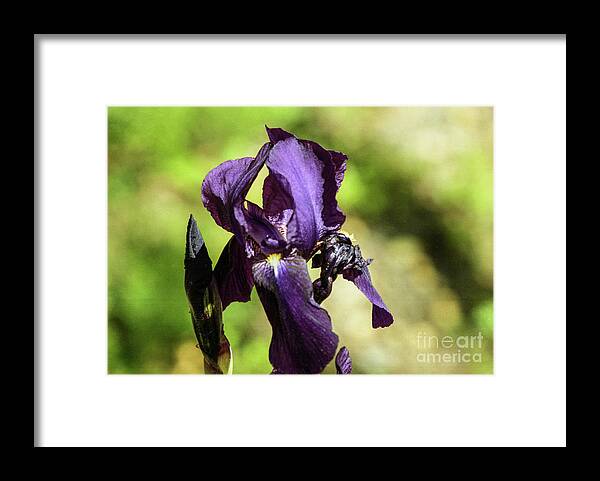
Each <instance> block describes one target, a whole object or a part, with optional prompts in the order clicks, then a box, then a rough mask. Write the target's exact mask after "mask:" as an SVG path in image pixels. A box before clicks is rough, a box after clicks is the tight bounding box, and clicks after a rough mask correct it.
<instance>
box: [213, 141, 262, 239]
mask: <svg viewBox="0 0 600 481" xmlns="http://www.w3.org/2000/svg"><path fill="white" fill-rule="evenodd" d="M270 148H271V146H270V144H265V145H264V146H263V147H262V148H261V149H260V151H259V152H258V154H257V155H256V158H254V159H253V158H252V157H244V158H242V159H237V160H228V161H227V162H223V163H222V164H220V165H218V166H217V167H215V168H214V169H213V170H211V171H210V172H209V173H208V175H207V176H206V178H205V179H204V182H202V202H203V204H204V206H205V207H206V208H207V209H208V211H209V212H210V213H211V215H212V216H213V218H214V219H215V222H216V223H217V224H218V225H220V226H221V227H223V229H225V230H228V231H229V232H232V233H233V234H235V236H236V237H237V238H238V241H239V242H240V243H242V244H244V242H245V236H246V233H245V225H244V219H245V216H244V212H243V202H244V198H245V197H246V194H247V193H248V190H250V187H251V185H252V182H254V179H256V176H257V175H258V173H259V171H260V169H261V168H262V166H263V165H264V163H265V160H266V157H267V154H268V152H269V150H270Z"/></svg>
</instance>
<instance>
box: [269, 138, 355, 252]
mask: <svg viewBox="0 0 600 481" xmlns="http://www.w3.org/2000/svg"><path fill="white" fill-rule="evenodd" d="M267 134H268V135H269V139H270V141H271V143H272V144H273V148H272V149H271V151H270V152H269V156H268V159H267V167H268V168H269V175H268V176H267V178H266V179H265V182H264V185H263V207H264V209H265V212H266V213H267V214H268V215H274V214H277V213H279V212H282V211H283V210H285V209H290V210H294V213H295V214H294V218H293V219H292V221H291V222H290V225H289V226H288V241H290V243H291V244H292V245H293V246H295V247H297V248H298V249H299V250H300V252H301V253H302V254H303V255H305V256H306V255H308V254H309V252H310V251H311V250H312V248H313V247H314V246H315V244H316V243H317V241H318V239H319V237H320V236H322V235H323V234H324V233H326V232H330V231H335V230H337V229H339V228H340V227H341V226H342V224H343V223H344V221H345V220H346V216H345V215H344V214H343V212H342V211H341V210H340V209H339V207H338V204H337V200H336V194H337V191H338V190H339V188H340V185H341V183H342V181H343V179H344V172H345V170H346V159H347V157H346V156H345V155H344V154H342V153H341V152H336V151H331V150H326V149H324V148H323V147H321V146H320V145H319V144H317V143H316V142H313V141H311V140H302V139H297V138H296V137H295V136H293V135H292V134H291V133H289V132H286V131H285V130H283V129H270V128H268V127H267Z"/></svg>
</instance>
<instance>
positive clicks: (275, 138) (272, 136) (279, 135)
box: [265, 125, 294, 143]
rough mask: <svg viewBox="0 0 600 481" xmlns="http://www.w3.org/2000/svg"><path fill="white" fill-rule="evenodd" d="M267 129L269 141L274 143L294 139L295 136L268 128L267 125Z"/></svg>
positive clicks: (281, 130)
mask: <svg viewBox="0 0 600 481" xmlns="http://www.w3.org/2000/svg"><path fill="white" fill-rule="evenodd" d="M265 129H266V130H267V135H268V136H269V140H270V141H271V142H273V143H276V142H279V141H281V140H285V139H287V138H289V137H294V135H293V134H290V133H289V132H286V131H285V130H283V129H278V128H275V129H270V128H269V127H267V126H266V125H265Z"/></svg>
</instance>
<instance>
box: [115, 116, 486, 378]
mask: <svg viewBox="0 0 600 481" xmlns="http://www.w3.org/2000/svg"><path fill="white" fill-rule="evenodd" d="M265 124H267V125H269V126H270V127H281V128H284V129H286V130H288V131H291V132H292V133H294V134H295V135H296V136H298V137H300V138H307V139H311V140H315V141H317V142H319V143H320V144H321V145H323V146H324V147H326V148H329V149H334V150H339V151H342V152H344V153H345V154H347V155H348V157H349V160H348V169H347V172H346V178H345V180H344V183H343V184H342V188H341V190H340V192H339V194H338V201H339V205H340V207H341V208H342V209H343V210H344V212H345V213H346V215H347V222H346V224H345V227H344V229H345V230H346V231H349V232H351V233H353V234H354V236H355V238H356V239H357V241H358V243H359V244H360V246H361V249H362V251H363V254H364V255H365V257H372V258H374V262H373V264H372V265H371V274H372V277H373V280H374V283H375V285H376V287H377V289H378V290H379V292H380V293H381V295H382V297H383V298H384V300H385V301H386V303H387V305H388V306H389V307H390V309H391V311H392V312H393V314H394V316H395V323H394V324H393V325H392V326H391V327H389V328H387V329H377V330H374V329H372V328H371V305H370V304H369V303H368V301H367V300H366V299H365V298H364V297H363V296H362V295H361V294H360V293H359V292H358V291H357V290H356V288H355V287H354V285H353V284H351V283H349V282H347V281H345V280H343V279H341V278H340V279H339V280H338V281H336V283H335V285H334V291H333V294H332V296H331V297H330V298H329V299H327V300H326V301H325V302H324V303H323V307H325V308H326V309H327V310H328V311H329V313H330V315H331V317H332V320H333V323H334V330H335V331H336V333H337V334H338V335H339V337H340V343H341V344H340V345H346V346H348V348H349V350H350V352H351V355H352V358H353V362H354V372H355V373H491V372H492V369H493V320H492V316H493V303H492V298H493V283H492V281H493V257H492V253H493V245H492V241H493V142H492V139H493V110H492V108H490V107H465V108H463V107H451V108H445V107H444V108H438V107H435V108H434V107H425V108H417V107H402V108H359V107H349V108H345V107H344V108H339V107H334V108H333V107H332V108H329V107H315V108H305V107H270V108H255V107H244V108H230V107H207V108H202V107H198V108H196V107H172V108H171V107H110V108H109V109H108V158H109V219H108V224H109V243H108V245H109V266H108V268H109V296H108V299H109V306H108V372H109V373H196V374H197V373H202V372H203V370H202V355H201V352H200V351H199V350H198V349H197V347H196V340H195V337H194V332H193V329H192V323H191V320H190V316H189V312H188V307H187V302H186V297H185V293H184V290H183V253H184V248H185V230H186V223H187V219H188V216H189V214H190V213H192V214H194V216H195V217H196V219H197V221H198V225H199V227H200V229H201V232H202V235H203V236H204V239H205V241H206V244H207V247H208V251H209V254H210V255H211V257H212V259H213V265H214V264H215V263H216V261H217V259H218V256H219V254H220V252H221V249H222V248H223V246H224V245H225V243H226V242H227V240H228V239H229V236H230V234H229V233H227V232H225V231H223V230H222V229H220V228H219V227H217V226H216V224H215V223H214V222H213V220H212V218H211V217H210V215H209V214H208V212H207V211H206V210H205V209H204V207H203V205H202V201H201V198H200V186H201V184H202V180H203V178H204V176H205V175H206V173H207V172H208V171H209V170H210V169H212V168H214V167H215V166H216V165H218V164H219V163H221V162H223V161H225V160H228V159H234V158H239V157H246V156H254V155H255V154H256V152H257V151H258V150H259V148H260V147H261V145H262V144H263V143H264V142H266V141H267V137H266V133H265V130H264V125H265ZM265 171H266V169H264V171H263V172H262V173H261V175H260V176H259V178H258V179H257V181H256V182H255V184H254V186H253V188H252V190H251V191H250V194H249V197H248V198H249V199H250V200H252V201H254V202H256V203H258V204H260V201H261V188H262V180H263V179H264V177H265V176H266V172H265ZM317 274H318V271H317V270H316V269H314V270H311V275H312V276H313V278H314V277H316V276H317ZM224 324H225V332H226V335H227V337H228V338H229V340H230V342H231V344H232V348H233V351H234V373H269V372H270V371H271V367H270V365H269V362H268V348H269V341H270V336H271V329H270V325H269V323H268V321H267V320H266V317H265V315H264V313H263V310H262V306H261V304H260V302H259V300H258V298H257V295H256V292H253V293H252V300H251V302H248V303H244V304H242V303H234V304H232V305H231V306H229V308H228V309H227V310H226V311H225V314H224ZM419 333H421V334H422V335H424V336H436V337H437V338H438V340H439V339H441V337H443V336H453V338H454V339H456V338H457V336H466V335H477V334H478V333H481V334H482V336H483V339H484V341H483V348H482V350H481V351H479V350H475V351H473V352H481V362H470V363H468V362H460V360H459V362H443V363H440V362H422V361H423V357H422V355H423V352H424V349H423V346H422V345H419V343H418V342H417V336H418V335H419ZM425 351H426V352H439V353H456V352H457V350H456V349H450V350H447V349H444V348H442V347H441V346H440V347H438V348H437V349H436V347H435V342H434V343H433V344H432V345H431V347H430V348H428V349H425ZM465 352H468V350H466V351H465ZM419 355H421V357H419ZM430 359H432V358H430ZM326 372H335V370H334V368H333V366H329V367H328V369H327V370H326Z"/></svg>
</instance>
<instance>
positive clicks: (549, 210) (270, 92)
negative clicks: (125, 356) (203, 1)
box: [36, 37, 566, 446]
mask: <svg viewBox="0 0 600 481" xmlns="http://www.w3.org/2000/svg"><path fill="white" fill-rule="evenodd" d="M37 59H38V69H37V76H38V82H39V86H38V101H39V104H38V105H39V106H38V108H37V111H36V112H37V115H38V116H39V118H38V119H37V122H38V126H39V131H38V136H37V138H38V142H39V144H38V159H37V168H38V175H39V185H38V195H39V197H38V199H37V205H38V208H39V212H38V219H39V225H38V230H37V236H38V238H39V239H40V245H39V251H38V255H39V258H38V261H39V269H38V274H39V276H40V279H39V281H40V287H41V291H40V292H38V303H39V304H38V312H39V316H38V319H37V321H36V329H37V339H38V345H37V352H38V357H37V360H36V365H37V366H38V373H37V375H38V380H39V384H38V390H37V399H38V422H39V423H38V429H37V438H38V439H37V443H38V444H40V445H45V446H56V445H58V446H61V445H88V446H95V445H98V446H103V445H118V446H128V445H140V446H150V445H161V446H170V445H171V446H173V445H174V446H187V445H191V446H194V445H205V444H206V445H213V446H216V445H221V446H237V445H260V446H269V445H285V446H301V445H319V446H336V445H339V446H346V445H360V446H372V445H381V446H383V445H399V446H404V445H419V446H431V445H433V446H439V445H442V446H464V445H466V446H470V445H487V446H496V445H498V446H503V445H520V446H526V445H564V444H565V443H566V344H565V339H566V40H565V39H564V37H563V38H560V37H559V38H555V39H539V40H535V39H534V40H532V39H528V40H524V39H507V40H506V39H505V40H499V39H497V38H494V39H471V40H467V39H456V40H449V39H447V38H437V39H436V38H424V39H417V38H414V37H410V38H391V39H381V38H371V39H363V40H356V39H343V40H324V39H318V38H317V39H310V40H304V41H302V40H298V39H286V40H283V39H281V38H276V39H274V40H271V41H268V40H264V39H261V40H249V39H248V38H237V39H215V38H208V39H201V38H184V39H182V38H178V39H160V40H157V39H144V40H134V39H127V40H123V39H97V38H96V39H65V38H51V37H42V38H38V39H37ZM107 105H493V106H494V107H495V254H494V255H495V289H494V294H495V295H494V297H495V319H494V321H495V342H494V344H495V352H496V354H495V364H494V369H495V374H494V375H493V376H432V375H429V376H415V375H410V376H314V377H308V376H233V377H215V376H212V377H211V376H206V377H202V376H193V375H187V376H174V375H170V376H169V375H168V376H108V375H107V374H106V352H107V349H106V303H107V294H106V291H107V272H106V266H107V257H106V242H107V234H106V227H107V219H106V215H107V211H106V205H107V183H106V181H107V162H106V132H107V125H106V107H107Z"/></svg>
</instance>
